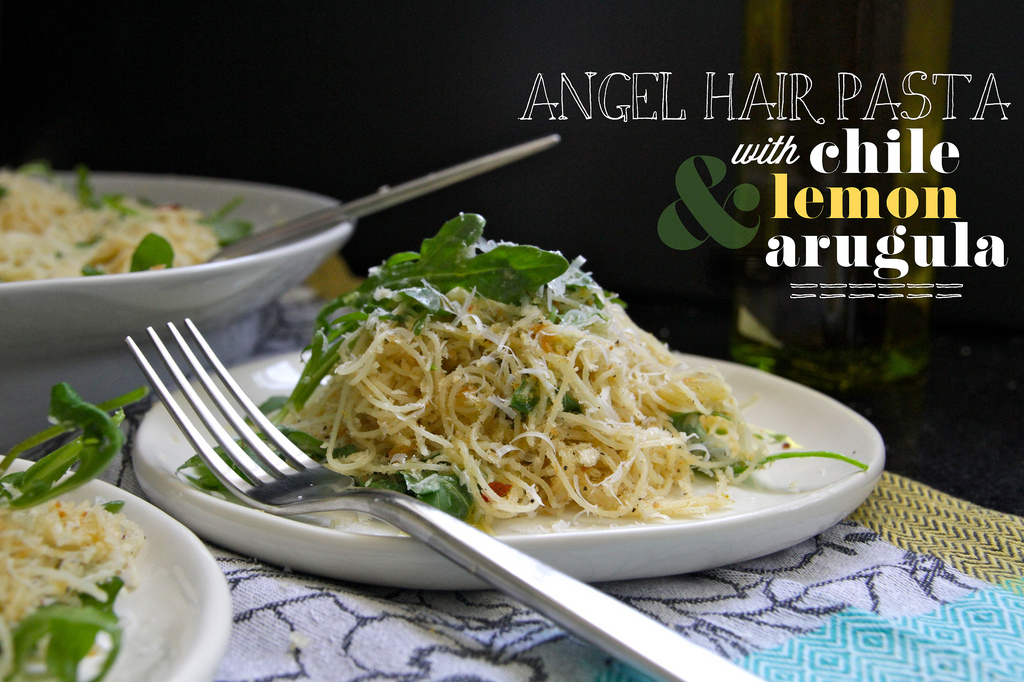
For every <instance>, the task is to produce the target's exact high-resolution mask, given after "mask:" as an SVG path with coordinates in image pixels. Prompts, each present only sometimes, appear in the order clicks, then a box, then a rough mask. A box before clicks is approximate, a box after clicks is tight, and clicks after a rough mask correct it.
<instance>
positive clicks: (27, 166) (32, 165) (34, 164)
mask: <svg viewBox="0 0 1024 682" xmlns="http://www.w3.org/2000/svg"><path fill="white" fill-rule="evenodd" d="M18 173H20V174H21V175H38V176H40V177H43V178H47V179H51V178H53V177H54V173H53V167H52V166H51V165H50V162H49V161H46V160H45V159H36V160H35V161H29V162H28V163H23V164H21V165H20V166H18Z"/></svg>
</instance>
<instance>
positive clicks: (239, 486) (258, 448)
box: [125, 319, 319, 494]
mask: <svg viewBox="0 0 1024 682" xmlns="http://www.w3.org/2000/svg"><path fill="white" fill-rule="evenodd" d="M185 326H186V327H187V328H188V330H189V332H190V335H191V337H192V339H193V341H194V343H195V346H196V347H197V348H198V349H199V352H200V355H202V357H203V358H205V360H206V361H207V362H208V363H209V365H210V367H211V368H212V370H213V372H214V373H215V374H216V375H217V377H218V378H219V379H220V382H221V384H222V385H223V386H224V387H225V388H226V389H227V391H228V393H230V394H231V396H232V397H233V398H234V400H235V404H237V405H238V406H239V407H240V408H241V412H242V413H244V415H245V416H244V417H243V415H242V414H240V413H239V409H238V407H236V406H235V404H232V402H231V401H230V400H229V399H228V398H227V397H226V396H225V395H224V393H223V392H222V391H221V389H220V388H219V387H218V386H217V385H216V383H214V381H213V378H212V377H211V376H210V374H209V373H208V372H207V370H206V369H205V368H204V366H203V363H202V362H201V361H200V360H199V357H198V356H197V355H196V353H195V352H194V351H193V350H192V348H191V346H190V345H189V343H188V342H186V340H185V338H184V337H183V336H182V334H181V332H180V331H178V328H177V327H176V326H175V325H174V324H173V323H170V322H169V323H168V324H167V327H168V329H169V330H170V332H171V336H172V337H173V339H174V341H175V343H176V345H177V347H178V349H179V350H180V351H181V355H182V357H184V359H185V361H186V363H187V365H188V367H190V368H191V370H192V372H193V373H194V374H195V376H196V378H197V379H198V383H199V384H200V385H201V386H202V388H203V390H204V391H205V392H206V396H207V397H208V399H209V401H210V402H212V403H213V405H215V406H216V408H217V411H218V412H219V413H220V415H221V416H222V417H223V419H224V420H226V422H227V423H228V424H229V425H230V426H231V428H232V429H233V430H234V432H235V433H236V434H237V436H232V435H231V434H230V433H229V432H228V430H227V429H226V428H225V427H224V425H223V424H222V423H221V421H220V420H219V419H218V418H217V417H216V416H215V414H214V413H213V411H211V409H210V408H209V407H208V406H207V404H206V402H204V401H203V399H202V398H201V397H200V396H199V394H198V393H197V391H196V390H195V388H193V386H192V384H190V382H189V381H188V379H187V378H186V377H185V373H184V372H183V371H182V370H181V367H179V365H178V363H176V362H175V360H174V358H173V357H172V356H171V353H170V351H169V350H168V349H167V346H165V345H164V342H163V341H162V340H161V338H160V336H159V335H158V334H157V332H156V331H155V330H154V329H153V328H152V327H149V328H147V330H146V331H147V332H148V333H149V336H150V338H151V339H152V341H153V344H154V346H155V347H156V349H157V352H158V353H159V354H160V357H161V358H162V360H163V364H164V365H165V366H166V367H167V369H168V371H169V372H170V373H171V376H172V377H173V378H174V381H175V383H177V385H178V388H179V389H180V390H181V393H182V396H183V397H184V398H185V401H186V402H187V403H188V404H189V405H190V406H191V407H192V409H193V410H194V412H195V414H196V415H197V416H198V417H199V420H200V421H201V422H202V423H203V425H204V426H205V427H206V429H207V431H208V432H209V433H210V435H211V436H212V437H213V439H214V440H215V441H216V442H217V444H218V445H219V446H220V448H221V452H222V453H223V455H224V457H226V458H228V459H229V460H230V461H231V462H232V463H233V464H234V465H235V466H236V467H237V468H238V469H240V470H241V471H242V472H243V473H244V477H243V476H239V475H238V473H236V471H235V469H234V468H232V467H231V466H230V465H229V464H228V463H227V462H225V461H224V458H222V457H221V456H219V455H218V453H217V451H216V450H214V448H213V447H212V446H211V445H210V443H209V442H208V440H207V439H206V438H205V437H204V436H203V435H202V434H201V433H200V431H199V429H198V428H197V426H196V425H195V423H194V422H193V420H192V419H190V418H189V417H188V416H187V414H186V412H185V411H184V410H183V409H182V407H181V406H180V405H179V404H178V402H177V401H176V400H175V399H174V397H173V396H172V395H171V392H170V391H169V390H168V388H167V386H166V385H165V384H164V382H163V380H162V379H161V378H160V376H159V375H158V374H157V372H156V370H155V369H154V368H153V366H152V365H151V364H150V362H149V361H148V360H147V359H146V357H145V355H144V354H143V352H142V351H141V350H140V348H139V346H138V345H137V344H136V343H135V341H134V340H133V339H132V338H131V337H130V336H129V337H128V338H127V339H125V342H126V343H127V344H128V348H129V349H130V350H131V352H132V354H133V355H134V356H135V360H136V361H137V362H138V364H139V367H141V368H142V371H143V373H145V375H146V377H147V378H148V379H149V381H150V383H151V384H152V385H153V388H154V389H155V390H156V392H157V394H158V395H159V396H160V399H161V400H162V401H163V402H164V404H165V405H166V406H167V410H168V412H169V413H170V414H171V417H172V418H173V419H174V421H175V422H176V423H177V424H178V427H179V428H180V429H181V430H182V432H183V433H184V434H185V436H186V438H187V439H188V440H189V442H190V443H191V444H192V446H193V447H195V448H196V451H197V452H198V453H199V455H200V457H202V459H203V461H204V462H206V464H207V466H208V467H209V468H210V470H211V471H212V472H213V473H214V474H215V475H216V476H217V478H218V479H220V481H221V482H222V483H224V485H226V486H227V487H228V488H229V489H230V490H232V491H234V492H236V493H240V494H245V493H246V492H247V491H248V490H250V489H251V488H252V487H253V486H254V485H260V484H263V483H268V482H270V481H273V480H276V479H278V478H281V477H282V476H284V475H286V474H288V473H294V472H295V471H296V470H300V471H301V470H303V469H306V468H309V467H316V466H319V465H318V464H317V463H316V462H315V461H313V460H312V459H311V458H310V457H309V456H308V455H306V454H305V453H303V452H302V451H301V450H300V449H299V448H298V447H296V446H295V445H294V444H293V443H292V442H291V441H289V440H288V439H287V438H286V437H285V436H284V434H282V433H281V431H280V430H278V429H277V427H275V426H274V424H273V423H272V422H271V421H270V420H269V419H267V417H266V415H264V414H263V413H262V412H261V411H260V409H259V408H258V407H257V406H256V404H255V403H253V401H252V400H251V399H250V398H249V397H248V396H247V395H246V394H245V392H244V391H242V389H241V387H240V386H239V385H238V383H237V382H236V381H235V380H234V379H233V378H232V377H231V375H230V374H229V373H228V371H227V369H226V368H225V367H224V365H223V363H222V362H221V361H220V359H219V358H218V357H217V356H216V355H215V354H214V352H213V350H212V349H211V348H210V345H209V343H207V341H206V339H204V338H203V336H202V334H200V332H199V330H198V329H197V328H196V326H195V324H193V323H192V321H191V320H189V319H186V320H185ZM246 418H248V419H249V420H251V422H252V423H253V424H255V425H257V426H258V427H259V428H260V430H261V431H262V434H263V437H261V436H260V435H259V434H257V433H256V432H255V431H254V430H253V429H252V428H251V427H250V426H249V424H247V423H246ZM236 437H237V438H238V439H240V440H241V441H242V442H244V443H245V444H246V445H247V446H248V448H249V452H246V451H245V450H243V449H242V447H241V446H240V445H239V444H238V442H236V440H235V438H236ZM267 441H269V442H270V443H272V444H273V445H274V446H275V447H276V449H277V451H275V450H274V449H272V448H271V447H269V446H268V443H267Z"/></svg>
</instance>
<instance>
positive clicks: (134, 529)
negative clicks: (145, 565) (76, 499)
mask: <svg viewBox="0 0 1024 682" xmlns="http://www.w3.org/2000/svg"><path fill="white" fill-rule="evenodd" d="M144 540H145V537H144V536H143V533H142V530H141V529H140V528H139V527H138V526H137V525H136V524H135V523H133V522H132V521H131V520H130V519H128V518H125V517H124V515H122V514H115V513H112V512H109V511H107V510H106V509H104V508H103V507H102V506H100V505H93V504H89V503H87V502H82V503H77V504H76V503H70V502H66V501H61V500H54V501H51V502H49V503H45V504H40V505H37V506H35V507H30V508H28V509H19V510H11V509H9V508H7V507H5V506H0V620H2V621H3V623H2V624H3V625H5V626H6V627H7V628H13V627H14V626H15V625H17V624H18V622H19V621H21V620H22V619H23V618H25V617H26V616H28V615H29V614H30V613H31V612H33V611H34V610H36V609H38V608H39V607H41V606H44V605H46V604H49V603H53V602H64V603H69V604H73V605H74V604H77V603H78V594H80V593H84V594H89V595H92V596H94V597H96V598H97V599H100V600H103V599H106V595H105V594H104V593H103V591H102V590H101V589H100V588H99V587H98V585H99V584H100V583H103V582H105V581H106V580H109V579H110V578H112V577H114V576H117V577H119V578H121V579H122V580H123V581H124V584H125V587H126V588H127V589H131V588H133V587H134V586H135V585H137V584H138V574H137V570H136V566H135V559H136V557H137V556H138V554H139V551H140V550H141V549H142V545H143V542H144Z"/></svg>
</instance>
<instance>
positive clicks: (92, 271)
mask: <svg viewBox="0 0 1024 682" xmlns="http://www.w3.org/2000/svg"><path fill="white" fill-rule="evenodd" d="M105 274H107V271H106V270H104V269H103V268H101V267H98V266H95V265H83V266H82V276H83V277H95V276H96V275H105Z"/></svg>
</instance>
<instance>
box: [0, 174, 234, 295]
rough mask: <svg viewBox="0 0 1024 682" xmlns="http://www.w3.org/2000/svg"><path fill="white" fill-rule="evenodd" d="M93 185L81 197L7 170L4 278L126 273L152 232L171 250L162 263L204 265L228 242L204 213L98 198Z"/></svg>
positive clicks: (0, 227) (1, 256) (1, 215)
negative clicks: (141, 245)
mask: <svg viewBox="0 0 1024 682" xmlns="http://www.w3.org/2000/svg"><path fill="white" fill-rule="evenodd" d="M86 182H87V180H86V178H85V177H84V176H80V179H79V191H78V194H77V195H76V194H73V193H72V192H70V191H68V190H67V189H65V188H64V187H62V186H61V184H60V183H58V182H56V181H51V180H50V179H49V178H48V177H46V176H44V175H37V174H34V173H28V172H15V171H7V170H0V282H16V281H24V280H36V279H53V278H58V277H77V276H81V275H100V274H118V273H126V272H129V271H131V270H132V269H133V256H134V255H135V252H136V250H137V249H138V248H139V245H140V243H142V241H143V239H145V238H146V237H147V235H151V234H152V235H156V236H157V237H159V238H160V239H161V240H163V242H165V244H166V246H165V247H164V248H165V249H166V251H167V253H168V254H169V257H168V259H167V260H168V262H166V263H161V264H160V265H159V266H158V267H182V266H187V265H195V264H198V263H204V262H206V261H207V260H209V259H210V258H211V257H212V256H213V255H214V254H215V253H216V252H217V250H218V248H219V246H220V245H221V244H222V243H224V242H223V240H220V239H219V237H218V234H217V231H216V229H215V228H214V226H213V225H212V224H211V223H210V222H204V216H203V214H202V213H200V212H199V211H197V210H193V209H189V208H184V207H181V206H177V205H170V204H167V205H148V204H146V203H144V202H143V201H141V200H137V199H134V198H129V197H122V196H119V195H107V196H103V197H94V196H92V194H91V191H89V190H88V186H87V184H86ZM145 267H146V269H148V268H149V267H150V265H149V264H147V265H146V266H145Z"/></svg>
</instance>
